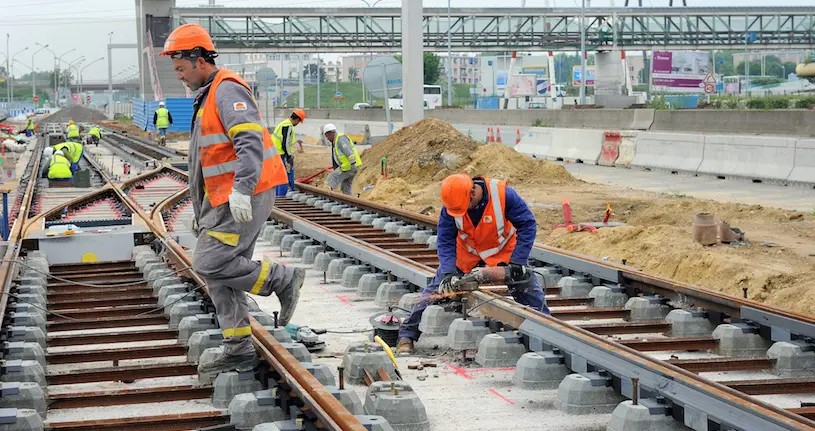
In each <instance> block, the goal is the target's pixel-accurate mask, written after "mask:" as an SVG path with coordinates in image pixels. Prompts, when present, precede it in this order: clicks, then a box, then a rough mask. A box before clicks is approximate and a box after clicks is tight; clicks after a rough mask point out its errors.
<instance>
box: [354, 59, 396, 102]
mask: <svg viewBox="0 0 815 431" xmlns="http://www.w3.org/2000/svg"><path fill="white" fill-rule="evenodd" d="M383 71H384V73H385V75H384V78H383V76H382V73H383ZM362 82H363V83H364V84H365V87H367V88H368V91H370V92H371V95H372V96H374V97H376V98H377V99H385V98H386V97H394V96H396V95H397V94H399V92H400V91H402V64H401V63H399V62H398V61H397V60H396V59H395V58H393V57H391V56H390V55H382V56H379V57H376V58H375V59H373V60H372V61H371V62H370V63H368V65H367V66H366V67H365V70H364V71H363V72H362Z"/></svg>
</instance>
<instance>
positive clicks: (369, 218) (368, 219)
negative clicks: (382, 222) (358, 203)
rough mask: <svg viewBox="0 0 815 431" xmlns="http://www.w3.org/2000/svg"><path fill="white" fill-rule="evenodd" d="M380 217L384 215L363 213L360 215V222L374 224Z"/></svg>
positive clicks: (368, 224) (367, 224)
mask: <svg viewBox="0 0 815 431" xmlns="http://www.w3.org/2000/svg"><path fill="white" fill-rule="evenodd" d="M380 217H382V216H381V215H379V214H371V213H366V214H362V215H361V216H360V217H359V222H360V223H362V224H364V225H366V226H372V225H373V224H374V221H375V220H376V219H378V218H380Z"/></svg>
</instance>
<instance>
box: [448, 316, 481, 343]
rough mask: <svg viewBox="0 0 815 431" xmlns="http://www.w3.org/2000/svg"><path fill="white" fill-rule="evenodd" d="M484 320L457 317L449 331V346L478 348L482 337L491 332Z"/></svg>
mask: <svg viewBox="0 0 815 431" xmlns="http://www.w3.org/2000/svg"><path fill="white" fill-rule="evenodd" d="M491 332H492V331H490V328H488V327H487V324H486V321H484V320H469V319H464V318H463V317H457V318H456V319H454V320H453V322H452V323H450V329H449V330H448V331H447V347H449V348H451V349H454V350H471V349H477V348H478V344H479V343H481V339H483V338H484V337H486V336H487V335H488V334H490V333H491Z"/></svg>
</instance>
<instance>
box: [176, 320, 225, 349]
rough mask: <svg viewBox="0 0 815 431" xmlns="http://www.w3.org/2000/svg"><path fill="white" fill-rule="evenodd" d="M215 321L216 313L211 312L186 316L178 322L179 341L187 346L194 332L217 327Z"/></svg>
mask: <svg viewBox="0 0 815 431" xmlns="http://www.w3.org/2000/svg"><path fill="white" fill-rule="evenodd" d="M215 322H216V320H215V315H214V314H211V313H210V314H196V315H195V316H187V317H184V318H183V319H181V322H179V324H178V342H179V343H181V344H183V345H185V346H186V345H187V342H188V341H189V339H190V336H192V334H194V333H196V332H198V331H206V330H207V329H215V328H217V326H216V325H215Z"/></svg>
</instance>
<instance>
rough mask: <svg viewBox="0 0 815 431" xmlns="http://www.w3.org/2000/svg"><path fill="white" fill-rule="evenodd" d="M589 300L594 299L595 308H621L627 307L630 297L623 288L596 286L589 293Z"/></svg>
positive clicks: (593, 305)
mask: <svg viewBox="0 0 815 431" xmlns="http://www.w3.org/2000/svg"><path fill="white" fill-rule="evenodd" d="M589 298H594V302H593V303H592V307H594V308H620V307H623V306H625V303H626V302H627V301H628V295H626V294H625V291H624V290H623V288H622V287H616V286H614V287H609V286H594V288H593V289H591V292H589Z"/></svg>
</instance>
